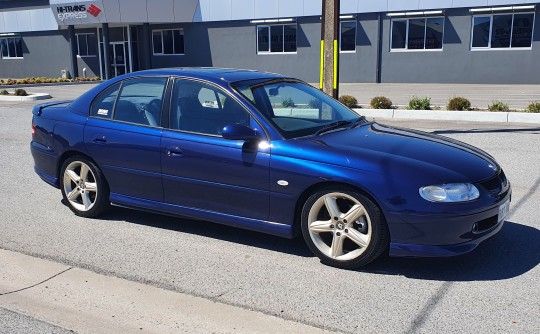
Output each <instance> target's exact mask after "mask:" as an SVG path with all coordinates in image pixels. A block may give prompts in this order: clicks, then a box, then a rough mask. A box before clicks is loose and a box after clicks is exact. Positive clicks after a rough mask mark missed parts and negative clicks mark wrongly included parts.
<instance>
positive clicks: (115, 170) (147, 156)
mask: <svg viewBox="0 0 540 334" xmlns="http://www.w3.org/2000/svg"><path fill="white" fill-rule="evenodd" d="M167 82H168V78H166V77H138V78H134V79H127V80H124V81H122V82H119V83H117V84H115V85H113V86H110V87H109V88H108V89H106V90H104V91H103V92H102V93H101V94H100V95H99V96H98V97H97V98H96V99H95V100H94V102H93V104H92V108H91V116H90V117H89V119H88V122H87V124H86V127H85V131H84V141H85V145H86V147H87V150H88V152H89V153H90V156H91V157H92V158H93V159H94V160H95V161H96V163H97V164H98V165H99V167H100V168H101V170H102V171H103V174H104V175H105V178H106V179H107V182H108V183H109V187H110V190H111V193H113V195H114V194H120V195H125V196H130V197H137V198H143V199H148V200H153V201H161V200H163V191H162V184H161V162H160V139H161V133H162V128H161V126H160V118H161V105H162V99H163V95H164V92H165V88H166V85H167Z"/></svg>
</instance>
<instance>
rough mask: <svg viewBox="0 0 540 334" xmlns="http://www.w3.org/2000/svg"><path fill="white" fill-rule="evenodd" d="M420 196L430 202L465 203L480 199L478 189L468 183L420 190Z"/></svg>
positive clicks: (428, 187)
mask: <svg viewBox="0 0 540 334" xmlns="http://www.w3.org/2000/svg"><path fill="white" fill-rule="evenodd" d="M420 196H422V198H423V199H425V200H427V201H430V202H445V203H451V202H466V201H472V200H475V199H477V198H478V197H480V193H479V192H478V189H477V188H476V187H475V186H474V185H472V184H470V183H449V184H443V185H437V186H427V187H422V188H420Z"/></svg>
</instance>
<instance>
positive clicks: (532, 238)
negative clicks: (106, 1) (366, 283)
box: [361, 221, 540, 281]
mask: <svg viewBox="0 0 540 334" xmlns="http://www.w3.org/2000/svg"><path fill="white" fill-rule="evenodd" d="M539 263H540V230H538V229H536V228H534V227H530V226H525V225H521V224H518V223H514V222H508V221H507V222H506V223H505V225H504V226H503V228H502V229H501V231H500V232H499V233H498V234H497V235H495V236H494V237H492V238H490V239H488V240H486V241H484V242H483V243H481V244H480V245H479V246H478V247H477V248H476V249H475V250H474V251H472V252H470V253H467V254H464V255H461V256H456V257H448V258H385V259H382V260H380V261H376V262H375V263H372V264H370V265H368V266H366V267H365V268H363V269H362V270H361V271H363V272H370V273H376V274H382V275H403V276H406V277H409V278H415V279H425V280H437V281H493V280H503V279H509V278H512V277H517V276H520V275H523V274H524V273H526V272H528V271H529V270H531V269H533V268H534V267H536V266H537V265H538V264H539Z"/></svg>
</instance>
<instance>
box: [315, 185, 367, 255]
mask: <svg viewBox="0 0 540 334" xmlns="http://www.w3.org/2000/svg"><path fill="white" fill-rule="evenodd" d="M308 231H309V235H310V237H311V240H312V241H313V243H314V244H315V246H316V247H317V249H318V250H319V251H320V252H321V253H323V254H325V255H326V256H328V257H330V258H332V259H333V260H337V261H348V260H353V259H356V258H357V257H359V256H360V255H362V254H363V253H364V251H365V250H366V249H367V247H368V245H369V243H370V242H371V236H372V225H371V219H370V217H369V213H368V212H367V210H366V209H365V207H364V206H363V205H362V204H361V203H360V202H359V201H358V200H357V199H356V198H354V197H352V196H350V195H348V194H345V193H341V192H332V193H328V194H325V195H323V196H321V197H320V198H318V199H317V200H316V201H315V203H313V205H312V206H311V208H310V210H309V214H308Z"/></svg>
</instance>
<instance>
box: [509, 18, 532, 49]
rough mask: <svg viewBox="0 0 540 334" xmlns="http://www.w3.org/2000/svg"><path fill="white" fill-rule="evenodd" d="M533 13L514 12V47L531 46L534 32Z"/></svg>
mask: <svg viewBox="0 0 540 334" xmlns="http://www.w3.org/2000/svg"><path fill="white" fill-rule="evenodd" d="M533 22H534V15H533V14H514V24H513V27H512V47H513V48H530V47H531V41H532V32H533Z"/></svg>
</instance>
